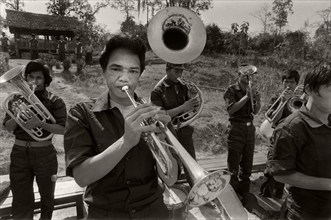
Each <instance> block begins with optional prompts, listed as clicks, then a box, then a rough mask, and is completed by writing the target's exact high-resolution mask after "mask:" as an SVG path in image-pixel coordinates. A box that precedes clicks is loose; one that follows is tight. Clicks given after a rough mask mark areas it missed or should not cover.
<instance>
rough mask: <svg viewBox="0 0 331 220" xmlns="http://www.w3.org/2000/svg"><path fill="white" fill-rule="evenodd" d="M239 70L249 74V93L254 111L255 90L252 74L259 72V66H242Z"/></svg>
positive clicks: (243, 73)
mask: <svg viewBox="0 0 331 220" xmlns="http://www.w3.org/2000/svg"><path fill="white" fill-rule="evenodd" d="M239 72H240V73H241V74H242V75H246V76H248V90H249V94H250V97H249V99H250V100H251V105H252V111H253V112H254V111H255V106H254V94H253V90H252V84H253V83H252V76H253V74H256V73H257V67H256V66H253V65H246V66H240V67H239Z"/></svg>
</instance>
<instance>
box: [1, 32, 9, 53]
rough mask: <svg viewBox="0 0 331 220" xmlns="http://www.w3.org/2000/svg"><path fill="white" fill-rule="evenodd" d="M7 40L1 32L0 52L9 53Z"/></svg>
mask: <svg viewBox="0 0 331 220" xmlns="http://www.w3.org/2000/svg"><path fill="white" fill-rule="evenodd" d="M9 42H10V41H9V39H8V37H7V36H6V33H5V32H2V37H1V38H0V43H1V47H0V49H1V51H0V52H7V53H8V52H9Z"/></svg>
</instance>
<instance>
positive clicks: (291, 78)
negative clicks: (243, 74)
mask: <svg viewBox="0 0 331 220" xmlns="http://www.w3.org/2000/svg"><path fill="white" fill-rule="evenodd" d="M299 80H300V74H299V72H298V71H297V70H294V69H288V70H287V71H285V72H284V74H283V75H282V89H283V92H282V93H281V94H280V95H278V96H277V95H276V96H274V97H272V98H271V100H270V105H269V107H268V109H269V108H271V107H272V105H273V104H274V103H275V102H276V101H277V99H279V96H280V99H279V101H278V102H277V103H276V104H275V105H274V107H273V109H272V111H271V117H270V118H274V116H275V114H274V113H277V112H279V113H277V116H276V117H275V119H274V120H273V124H272V126H273V128H275V127H276V126H277V125H278V124H279V122H280V121H281V120H283V119H284V118H286V117H287V116H289V115H290V114H291V113H292V112H291V111H290V110H289V109H288V108H287V107H286V105H285V107H283V108H282V106H284V104H285V103H286V102H287V101H288V100H289V98H291V97H292V94H293V91H294V90H295V88H296V87H297V86H298V83H299ZM271 141H272V140H271ZM271 147H272V143H271ZM271 151H272V149H270V150H269V152H268V157H270V154H271ZM264 175H265V176H266V177H267V180H266V181H265V182H264V183H263V184H262V185H261V194H262V195H263V196H265V197H271V196H274V197H276V198H279V199H281V198H282V196H283V189H284V184H283V183H279V182H277V181H275V180H274V178H273V177H272V176H270V175H269V174H268V172H267V171H266V172H265V174H264Z"/></svg>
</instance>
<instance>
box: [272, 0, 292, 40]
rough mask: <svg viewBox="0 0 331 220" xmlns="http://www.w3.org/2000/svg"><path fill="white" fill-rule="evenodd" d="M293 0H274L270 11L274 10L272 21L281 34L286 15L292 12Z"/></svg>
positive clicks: (285, 22)
mask: <svg viewBox="0 0 331 220" xmlns="http://www.w3.org/2000/svg"><path fill="white" fill-rule="evenodd" d="M292 7H293V2H292V0H274V1H273V7H272V11H273V12H274V17H273V21H274V22H275V25H276V26H277V27H278V32H279V34H281V32H282V27H284V26H285V25H286V24H287V23H288V21H287V17H288V15H289V14H293V11H292Z"/></svg>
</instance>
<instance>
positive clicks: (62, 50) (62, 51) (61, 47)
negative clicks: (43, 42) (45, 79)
mask: <svg viewBox="0 0 331 220" xmlns="http://www.w3.org/2000/svg"><path fill="white" fill-rule="evenodd" d="M66 49H67V42H66V40H65V39H64V37H63V35H61V36H60V40H59V42H58V45H57V52H58V54H59V61H61V62H63V60H65V58H66Z"/></svg>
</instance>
